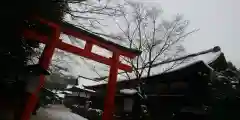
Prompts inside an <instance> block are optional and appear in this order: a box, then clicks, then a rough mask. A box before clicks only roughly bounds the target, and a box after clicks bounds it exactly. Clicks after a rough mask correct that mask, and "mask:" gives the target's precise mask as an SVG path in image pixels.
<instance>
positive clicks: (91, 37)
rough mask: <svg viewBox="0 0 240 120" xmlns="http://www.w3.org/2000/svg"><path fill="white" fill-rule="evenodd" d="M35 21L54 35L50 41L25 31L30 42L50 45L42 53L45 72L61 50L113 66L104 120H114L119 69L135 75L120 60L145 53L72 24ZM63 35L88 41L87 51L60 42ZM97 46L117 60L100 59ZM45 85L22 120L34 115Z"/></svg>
mask: <svg viewBox="0 0 240 120" xmlns="http://www.w3.org/2000/svg"><path fill="white" fill-rule="evenodd" d="M35 19H37V20H38V21H39V22H40V23H41V24H45V25H48V26H49V27H50V29H52V31H53V33H52V35H51V36H50V37H49V36H46V35H43V34H40V33H38V32H36V31H34V30H29V29H25V30H24V33H23V36H24V37H25V38H26V39H29V40H36V41H39V42H41V43H44V44H45V45H46V46H45V48H44V51H43V53H42V56H41V58H40V60H39V63H40V65H41V66H42V67H43V68H44V69H48V67H49V65H50V63H51V59H52V56H53V53H54V49H55V48H58V49H61V50H64V51H66V52H70V53H73V54H76V55H79V56H83V57H85V58H88V59H91V60H94V61H97V62H100V63H103V64H106V65H109V66H110V72H109V80H108V86H107V95H106V98H105V101H104V102H105V103H104V112H103V116H102V120H112V117H113V112H114V98H115V90H116V81H117V75H118V69H121V70H124V71H127V72H131V71H132V67H131V66H129V65H126V64H122V63H121V62H120V61H119V57H120V56H125V57H128V58H130V59H133V58H134V57H136V56H137V55H140V54H141V52H140V51H137V50H132V49H128V48H124V47H122V46H120V45H118V44H115V43H112V42H110V41H107V40H105V39H103V38H101V37H99V36H97V35H95V34H93V33H91V32H88V31H86V30H83V29H80V28H77V27H75V26H73V25H71V24H69V23H62V24H61V25H59V24H56V23H53V22H51V21H48V20H45V19H42V18H39V17H37V18H35ZM61 32H62V33H64V34H67V35H71V36H74V37H76V38H79V39H82V40H84V41H86V44H85V48H84V49H82V48H78V47H76V46H73V45H70V44H68V43H64V42H62V40H61V39H60V38H59V37H60V34H61ZM93 45H97V46H99V47H102V48H105V49H107V50H109V51H111V52H112V53H113V56H112V57H111V58H106V57H104V56H100V55H97V54H95V53H92V52H91V50H92V46H93ZM43 84H44V75H41V76H40V84H39V86H38V87H37V88H36V91H35V92H34V93H33V94H32V95H31V96H30V97H29V99H28V101H27V103H28V104H27V105H26V107H25V109H24V111H23V114H22V117H21V120H29V119H30V116H31V113H32V111H33V109H34V107H35V105H36V102H37V94H38V93H39V91H40V89H41V88H42V86H43Z"/></svg>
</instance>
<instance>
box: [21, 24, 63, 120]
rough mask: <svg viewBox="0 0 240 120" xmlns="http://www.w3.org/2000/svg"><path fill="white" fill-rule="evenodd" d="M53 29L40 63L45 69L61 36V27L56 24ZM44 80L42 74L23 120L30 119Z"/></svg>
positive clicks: (24, 112) (22, 117) (29, 99)
mask: <svg viewBox="0 0 240 120" xmlns="http://www.w3.org/2000/svg"><path fill="white" fill-rule="evenodd" d="M53 29H54V30H53V31H54V33H53V36H52V38H51V40H49V41H48V44H46V46H45V48H44V51H43V54H42V56H41V58H40V60H39V64H40V65H41V66H42V67H43V68H44V69H48V67H49V64H50V63H51V60H52V56H53V53H54V49H55V48H56V46H57V43H58V40H59V37H60V32H61V31H60V27H57V26H54V27H53ZM44 81H45V77H44V75H41V76H40V82H39V86H38V87H37V88H36V91H35V92H34V93H32V94H31V96H30V97H29V98H28V101H27V105H26V107H25V109H24V111H23V115H22V116H21V120H29V119H30V116H31V113H32V111H33V109H34V107H35V105H36V103H37V100H38V97H37V95H38V93H39V91H40V89H41V88H42V86H43V84H44Z"/></svg>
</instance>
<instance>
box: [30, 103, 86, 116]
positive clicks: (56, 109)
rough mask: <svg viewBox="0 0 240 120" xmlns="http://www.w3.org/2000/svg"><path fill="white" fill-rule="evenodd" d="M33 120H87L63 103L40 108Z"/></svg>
mask: <svg viewBox="0 0 240 120" xmlns="http://www.w3.org/2000/svg"><path fill="white" fill-rule="evenodd" d="M31 120H87V119H86V118H83V117H81V116H79V115H77V114H74V113H72V112H70V110H69V109H68V108H65V107H64V106H63V105H52V106H51V107H50V108H40V109H39V111H38V113H37V115H36V116H32V118H31Z"/></svg>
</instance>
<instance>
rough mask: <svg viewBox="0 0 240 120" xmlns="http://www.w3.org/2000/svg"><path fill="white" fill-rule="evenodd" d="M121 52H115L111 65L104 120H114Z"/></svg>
mask: <svg viewBox="0 0 240 120" xmlns="http://www.w3.org/2000/svg"><path fill="white" fill-rule="evenodd" d="M118 64H119V54H118V53H113V57H112V63H111V66H110V73H109V74H110V75H109V80H108V86H107V94H106V97H105V100H104V102H105V103H104V111H103V116H102V120H112V117H113V113H114V98H115V91H116V82H117V75H118Z"/></svg>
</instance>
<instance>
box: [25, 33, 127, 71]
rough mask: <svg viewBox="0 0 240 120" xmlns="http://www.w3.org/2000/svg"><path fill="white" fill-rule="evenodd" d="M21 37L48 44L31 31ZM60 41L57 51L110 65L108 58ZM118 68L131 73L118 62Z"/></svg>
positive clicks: (43, 37) (45, 37)
mask: <svg viewBox="0 0 240 120" xmlns="http://www.w3.org/2000/svg"><path fill="white" fill-rule="evenodd" d="M23 35H24V37H25V38H28V39H30V40H31V39H32V40H33V39H34V40H37V41H39V42H41V43H44V44H48V42H49V38H48V37H47V36H44V35H39V34H37V33H36V32H34V31H31V30H25V31H24V33H23ZM60 41H62V40H61V39H60V40H59V42H58V43H57V46H56V47H57V48H58V49H61V50H64V51H68V52H70V53H73V54H76V55H79V56H83V57H85V58H88V59H91V60H95V61H97V62H100V63H103V64H106V65H111V59H109V58H106V57H103V56H100V55H97V54H95V53H92V52H89V51H88V49H87V50H85V49H82V48H79V47H76V46H73V45H70V44H68V43H64V42H60ZM118 66H119V69H121V70H124V71H127V72H131V71H132V68H131V66H129V65H126V64H123V63H121V62H119V65H118Z"/></svg>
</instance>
